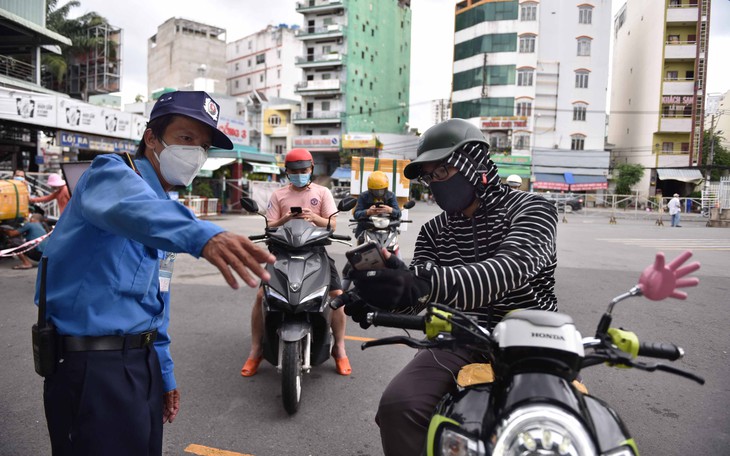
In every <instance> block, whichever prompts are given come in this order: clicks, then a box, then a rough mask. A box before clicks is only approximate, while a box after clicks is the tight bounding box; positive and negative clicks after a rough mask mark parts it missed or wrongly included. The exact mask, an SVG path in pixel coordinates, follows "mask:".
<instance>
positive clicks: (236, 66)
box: [235, 62, 238, 71]
mask: <svg viewBox="0 0 730 456" xmlns="http://www.w3.org/2000/svg"><path fill="white" fill-rule="evenodd" d="M235 68H236V71H238V62H236V65H235Z"/></svg>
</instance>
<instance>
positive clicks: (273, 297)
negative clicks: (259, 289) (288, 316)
mask: <svg viewBox="0 0 730 456" xmlns="http://www.w3.org/2000/svg"><path fill="white" fill-rule="evenodd" d="M264 293H265V294H266V300H267V301H268V302H269V304H270V305H271V306H272V307H274V308H282V307H288V306H289V301H288V300H287V299H286V296H284V295H282V294H281V293H279V292H278V291H276V290H274V289H273V288H271V287H270V286H265V287H264Z"/></svg>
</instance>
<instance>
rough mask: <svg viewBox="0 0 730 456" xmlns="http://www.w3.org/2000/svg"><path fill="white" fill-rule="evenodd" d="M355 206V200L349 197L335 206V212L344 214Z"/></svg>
mask: <svg viewBox="0 0 730 456" xmlns="http://www.w3.org/2000/svg"><path fill="white" fill-rule="evenodd" d="M355 206H357V200H356V199H355V198H353V197H351V196H348V197H346V198H342V199H341V200H340V202H339V204H337V210H338V211H340V212H346V211H349V210H351V209H353V208H354V207H355Z"/></svg>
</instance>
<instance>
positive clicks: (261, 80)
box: [259, 73, 264, 82]
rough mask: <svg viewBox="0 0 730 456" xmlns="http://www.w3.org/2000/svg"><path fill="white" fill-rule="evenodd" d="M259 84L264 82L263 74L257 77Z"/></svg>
mask: <svg viewBox="0 0 730 456" xmlns="http://www.w3.org/2000/svg"><path fill="white" fill-rule="evenodd" d="M259 82H264V73H261V74H260V75H259Z"/></svg>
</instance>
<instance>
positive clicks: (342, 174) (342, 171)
mask: <svg viewBox="0 0 730 456" xmlns="http://www.w3.org/2000/svg"><path fill="white" fill-rule="evenodd" d="M351 172H352V170H351V169H350V168H349V167H346V166H340V167H339V168H337V169H336V170H335V172H334V173H332V175H331V176H330V177H331V178H332V179H335V180H346V181H349V180H350V179H352V177H351V175H352V174H351Z"/></svg>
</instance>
